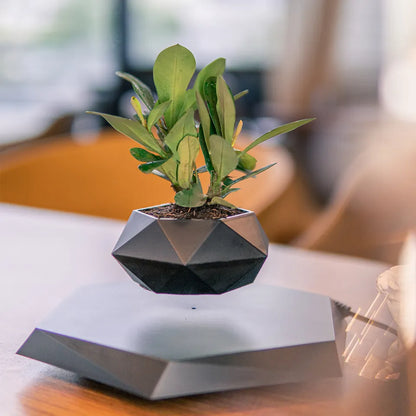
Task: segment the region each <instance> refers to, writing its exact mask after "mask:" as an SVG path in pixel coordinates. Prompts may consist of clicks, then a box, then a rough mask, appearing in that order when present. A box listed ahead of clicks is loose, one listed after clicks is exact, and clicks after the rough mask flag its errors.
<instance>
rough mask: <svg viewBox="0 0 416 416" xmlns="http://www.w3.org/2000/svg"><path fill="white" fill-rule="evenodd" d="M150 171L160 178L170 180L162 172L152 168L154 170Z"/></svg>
mask: <svg viewBox="0 0 416 416" xmlns="http://www.w3.org/2000/svg"><path fill="white" fill-rule="evenodd" d="M152 173H153V175H155V176H157V177H159V178H162V179H164V180H165V181H169V182H171V180H170V179H169V178H168V177H167V176H166V175H165V174H164V173H162V172H160V171H158V170H154V171H152Z"/></svg>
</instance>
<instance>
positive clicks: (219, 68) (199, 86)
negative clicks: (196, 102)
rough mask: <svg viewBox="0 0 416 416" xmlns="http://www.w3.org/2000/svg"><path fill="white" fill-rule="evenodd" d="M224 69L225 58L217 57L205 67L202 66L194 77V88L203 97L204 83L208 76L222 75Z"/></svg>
mask: <svg viewBox="0 0 416 416" xmlns="http://www.w3.org/2000/svg"><path fill="white" fill-rule="evenodd" d="M224 70H225V59H224V58H218V59H216V60H215V61H213V62H211V63H209V64H208V65H207V66H206V67H204V68H202V69H201V71H199V74H198V76H197V77H196V80H195V84H194V90H195V91H198V92H199V94H201V96H202V97H204V83H205V81H206V80H207V79H208V78H210V77H214V78H217V77H218V76H219V75H222V74H223V73H224Z"/></svg>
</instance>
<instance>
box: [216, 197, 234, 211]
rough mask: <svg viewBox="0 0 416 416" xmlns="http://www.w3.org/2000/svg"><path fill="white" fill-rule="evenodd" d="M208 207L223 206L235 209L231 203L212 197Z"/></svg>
mask: <svg viewBox="0 0 416 416" xmlns="http://www.w3.org/2000/svg"><path fill="white" fill-rule="evenodd" d="M209 205H223V206H224V207H228V208H237V207H236V206H235V205H233V204H232V203H231V202H228V201H226V200H225V199H224V198H221V197H219V196H214V198H212V199H211V201H210V202H209Z"/></svg>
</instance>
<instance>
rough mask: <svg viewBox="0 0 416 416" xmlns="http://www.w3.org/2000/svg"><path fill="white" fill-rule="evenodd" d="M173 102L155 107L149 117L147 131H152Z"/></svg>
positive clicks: (166, 102)
mask: <svg viewBox="0 0 416 416" xmlns="http://www.w3.org/2000/svg"><path fill="white" fill-rule="evenodd" d="M170 103H171V101H165V102H164V103H160V104H159V103H158V104H156V105H155V106H154V107H153V110H152V111H151V112H150V113H149V116H148V117H147V130H149V131H150V130H151V129H152V127H153V126H154V125H155V123H157V121H158V120H159V119H160V118H161V117H162V116H163V114H165V111H166V109H167V108H168V107H169V105H170Z"/></svg>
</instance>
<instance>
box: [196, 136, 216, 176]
mask: <svg viewBox="0 0 416 416" xmlns="http://www.w3.org/2000/svg"><path fill="white" fill-rule="evenodd" d="M198 137H199V145H200V146H201V150H202V154H203V156H204V160H205V166H206V167H207V170H208V172H209V174H210V175H211V177H212V175H213V174H214V173H215V171H214V167H213V166H212V161H211V156H210V154H209V150H208V143H207V140H205V136H204V130H203V129H201V128H200V129H199V132H198Z"/></svg>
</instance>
